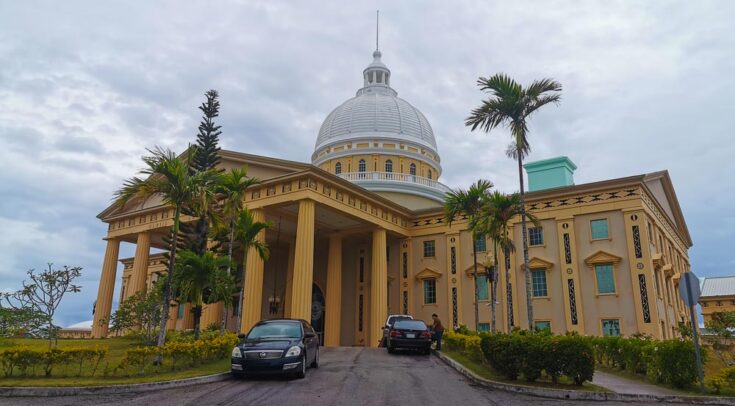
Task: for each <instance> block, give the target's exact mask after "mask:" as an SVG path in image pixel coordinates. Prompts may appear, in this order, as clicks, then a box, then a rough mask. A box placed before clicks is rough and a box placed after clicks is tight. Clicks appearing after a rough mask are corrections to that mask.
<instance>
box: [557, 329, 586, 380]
mask: <svg viewBox="0 0 735 406" xmlns="http://www.w3.org/2000/svg"><path fill="white" fill-rule="evenodd" d="M554 351H555V352H556V355H555V357H556V358H557V360H558V362H560V363H561V368H558V369H557V368H554V372H555V373H558V371H559V369H560V370H561V374H562V375H565V376H568V377H569V378H570V379H571V380H572V381H574V384H575V385H580V386H581V385H582V384H583V383H584V382H585V381H591V380H592V377H593V375H594V373H595V357H594V353H595V352H594V347H593V346H592V343H591V342H590V341H589V340H587V339H585V338H584V337H579V336H566V337H558V338H557V339H556V342H555V350H554Z"/></svg>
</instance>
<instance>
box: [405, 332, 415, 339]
mask: <svg viewBox="0 0 735 406" xmlns="http://www.w3.org/2000/svg"><path fill="white" fill-rule="evenodd" d="M406 338H416V334H415V333H406Z"/></svg>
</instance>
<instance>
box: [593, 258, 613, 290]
mask: <svg viewBox="0 0 735 406" xmlns="http://www.w3.org/2000/svg"><path fill="white" fill-rule="evenodd" d="M595 277H596V278H597V293H598V294H600V295H604V294H609V293H615V277H614V276H613V266H612V264H599V265H595Z"/></svg>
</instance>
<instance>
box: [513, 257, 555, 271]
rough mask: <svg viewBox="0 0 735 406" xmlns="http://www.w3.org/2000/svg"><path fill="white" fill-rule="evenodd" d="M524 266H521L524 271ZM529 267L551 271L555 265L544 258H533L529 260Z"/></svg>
mask: <svg viewBox="0 0 735 406" xmlns="http://www.w3.org/2000/svg"><path fill="white" fill-rule="evenodd" d="M523 265H524V264H522V263H521V265H520V267H521V269H524V268H523ZM528 267H529V268H530V269H546V270H549V269H551V268H553V267H554V263H553V262H551V261H547V260H545V259H543V258H539V257H533V258H531V259H529V260H528Z"/></svg>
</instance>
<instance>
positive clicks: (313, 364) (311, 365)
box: [309, 348, 319, 368]
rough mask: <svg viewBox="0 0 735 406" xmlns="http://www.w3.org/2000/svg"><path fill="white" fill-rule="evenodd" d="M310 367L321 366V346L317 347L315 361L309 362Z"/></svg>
mask: <svg viewBox="0 0 735 406" xmlns="http://www.w3.org/2000/svg"><path fill="white" fill-rule="evenodd" d="M309 368H319V348H317V349H316V354H314V361H313V362H312V363H311V364H309Z"/></svg>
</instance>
